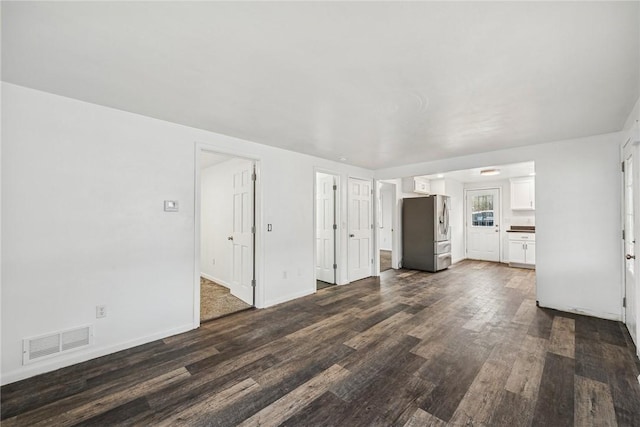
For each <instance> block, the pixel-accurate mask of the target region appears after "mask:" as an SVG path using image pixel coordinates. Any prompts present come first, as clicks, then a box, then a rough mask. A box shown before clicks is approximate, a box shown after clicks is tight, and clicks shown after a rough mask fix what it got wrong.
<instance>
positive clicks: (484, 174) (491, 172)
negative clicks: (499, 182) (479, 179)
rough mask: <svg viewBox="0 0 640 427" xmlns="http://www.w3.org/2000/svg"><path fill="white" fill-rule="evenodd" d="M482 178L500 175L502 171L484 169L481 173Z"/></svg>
mask: <svg viewBox="0 0 640 427" xmlns="http://www.w3.org/2000/svg"><path fill="white" fill-rule="evenodd" d="M480 175H482V176H491V175H500V169H483V170H481V171H480Z"/></svg>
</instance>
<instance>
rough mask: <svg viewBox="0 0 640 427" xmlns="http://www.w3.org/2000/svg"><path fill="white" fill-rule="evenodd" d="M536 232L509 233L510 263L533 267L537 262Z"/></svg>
mask: <svg viewBox="0 0 640 427" xmlns="http://www.w3.org/2000/svg"><path fill="white" fill-rule="evenodd" d="M535 239H536V237H535V234H534V233H509V265H514V266H518V267H529V268H533V266H535V264H536V242H535Z"/></svg>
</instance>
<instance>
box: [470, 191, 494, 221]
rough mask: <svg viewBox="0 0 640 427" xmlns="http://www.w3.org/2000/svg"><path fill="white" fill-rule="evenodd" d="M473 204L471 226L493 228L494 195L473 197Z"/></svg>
mask: <svg viewBox="0 0 640 427" xmlns="http://www.w3.org/2000/svg"><path fill="white" fill-rule="evenodd" d="M472 202H473V203H472V207H471V221H472V223H471V225H473V226H474V227H493V195H491V194H485V195H482V196H473V198H472Z"/></svg>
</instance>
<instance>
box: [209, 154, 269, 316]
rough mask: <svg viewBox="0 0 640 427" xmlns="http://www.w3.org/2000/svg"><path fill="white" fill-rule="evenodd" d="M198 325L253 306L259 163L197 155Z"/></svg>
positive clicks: (224, 156)
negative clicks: (257, 167) (256, 168)
mask: <svg viewBox="0 0 640 427" xmlns="http://www.w3.org/2000/svg"><path fill="white" fill-rule="evenodd" d="M199 167H200V168H199V170H200V174H199V194H198V195H199V202H200V203H199V207H200V231H199V241H200V263H199V272H198V273H199V278H200V322H204V321H208V320H212V319H216V318H219V317H222V316H226V315H228V314H231V313H236V312H238V311H242V310H246V309H249V308H252V307H254V306H255V291H254V289H255V263H254V259H255V249H254V248H255V182H256V173H255V162H254V161H252V160H248V159H244V158H240V157H233V156H229V155H224V154H219V153H214V152H210V151H201V152H200V153H199Z"/></svg>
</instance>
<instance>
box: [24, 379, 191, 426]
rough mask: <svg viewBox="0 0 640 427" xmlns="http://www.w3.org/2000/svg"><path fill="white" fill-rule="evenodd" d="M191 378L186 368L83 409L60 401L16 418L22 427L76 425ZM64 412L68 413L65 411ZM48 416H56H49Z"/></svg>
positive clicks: (145, 382)
mask: <svg viewBox="0 0 640 427" xmlns="http://www.w3.org/2000/svg"><path fill="white" fill-rule="evenodd" d="M188 376H190V374H189V371H187V370H186V369H185V368H179V369H176V370H175V371H171V372H169V373H167V374H164V375H160V376H158V377H156V378H152V379H150V380H147V381H144V382H142V383H139V384H137V385H136V386H134V387H132V388H129V389H125V390H121V391H118V392H115V393H110V394H105V395H104V396H102V397H99V398H96V399H93V400H91V401H89V402H86V403H84V404H82V405H79V406H72V407H71V408H69V407H68V406H69V405H68V404H69V403H70V404H71V405H74V404H73V400H74V398H73V397H68V398H66V399H63V400H60V401H56V402H52V403H50V404H48V405H46V406H43V407H41V408H38V409H37V410H34V411H32V412H27V413H25V414H21V415H18V416H17V417H16V421H17V422H18V423H19V424H22V425H31V426H51V425H56V426H69V425H73V424H76V423H79V422H81V421H84V420H86V419H88V418H91V417H94V416H96V415H98V414H100V413H102V412H106V411H108V410H110V409H113V408H115V407H117V406H119V405H123V404H125V403H127V402H130V401H132V400H135V399H137V398H139V397H142V396H144V395H145V394H147V393H151V392H153V391H154V390H157V389H158V388H160V387H164V386H165V385H167V384H171V383H172V382H175V381H180V380H182V379H184V378H186V377H188ZM60 408H65V409H64V410H61V409H60ZM48 414H53V415H52V416H47V415H48Z"/></svg>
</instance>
